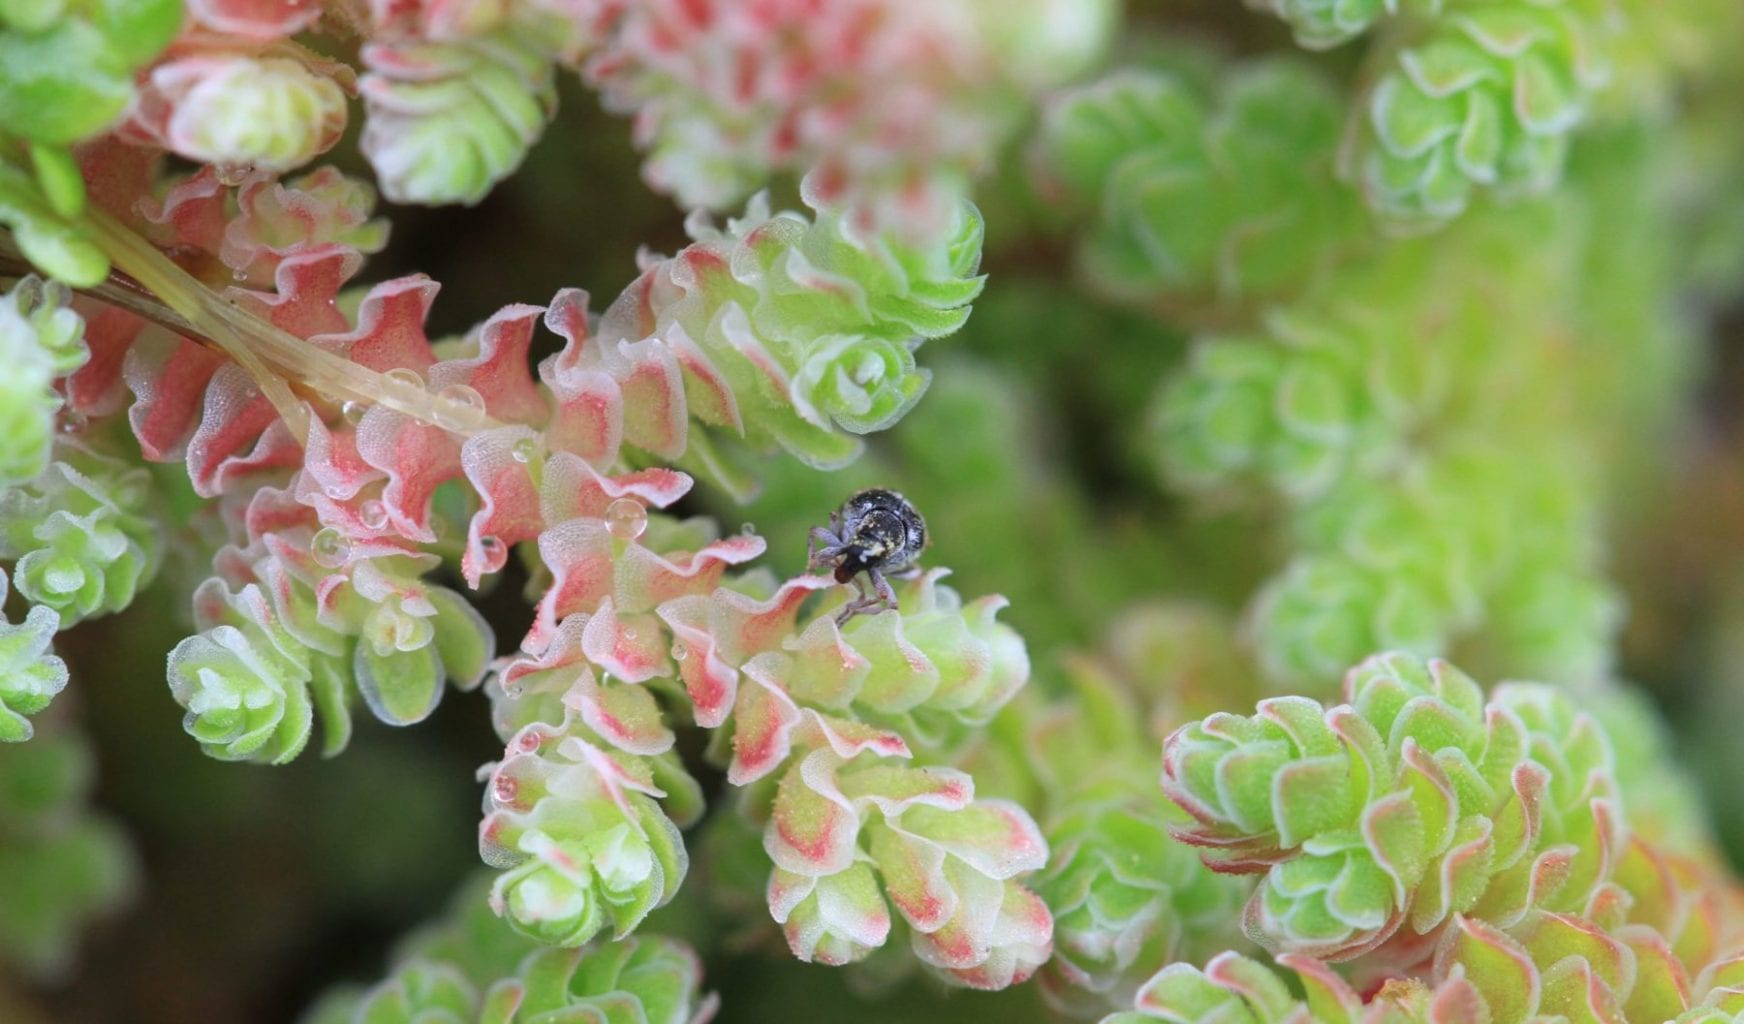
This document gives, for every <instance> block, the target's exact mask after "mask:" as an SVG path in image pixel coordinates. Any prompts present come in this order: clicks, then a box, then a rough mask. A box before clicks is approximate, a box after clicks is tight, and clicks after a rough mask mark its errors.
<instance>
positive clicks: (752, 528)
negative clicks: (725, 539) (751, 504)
mask: <svg viewBox="0 0 1744 1024" xmlns="http://www.w3.org/2000/svg"><path fill="white" fill-rule="evenodd" d="M756 533H757V524H756V523H746V524H745V525H744V526H741V527H739V536H741V537H752V536H755V535H756Z"/></svg>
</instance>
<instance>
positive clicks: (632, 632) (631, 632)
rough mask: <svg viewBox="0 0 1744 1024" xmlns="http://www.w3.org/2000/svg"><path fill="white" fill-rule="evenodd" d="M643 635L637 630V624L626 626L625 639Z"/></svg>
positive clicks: (633, 638)
mask: <svg viewBox="0 0 1744 1024" xmlns="http://www.w3.org/2000/svg"><path fill="white" fill-rule="evenodd" d="M641 635H642V634H641V633H638V632H637V631H636V627H635V626H625V627H624V639H625V640H635V639H637V638H638V637H640V636H641Z"/></svg>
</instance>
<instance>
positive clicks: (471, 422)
mask: <svg viewBox="0 0 1744 1024" xmlns="http://www.w3.org/2000/svg"><path fill="white" fill-rule="evenodd" d="M435 413H436V425H437V426H439V427H442V428H444V429H446V430H470V429H472V428H473V427H476V426H478V425H479V424H480V423H482V422H483V421H484V396H483V395H481V394H479V393H478V392H477V391H474V390H473V389H472V388H470V387H467V386H466V385H465V384H450V385H448V386H447V387H445V388H443V389H442V390H441V391H438V392H436V402H435Z"/></svg>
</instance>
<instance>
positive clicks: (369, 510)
mask: <svg viewBox="0 0 1744 1024" xmlns="http://www.w3.org/2000/svg"><path fill="white" fill-rule="evenodd" d="M357 517H358V518H359V519H361V520H363V525H365V526H367V527H369V528H370V529H372V530H379V529H382V528H383V527H385V526H387V525H388V507H387V506H386V505H384V504H382V503H381V502H379V501H377V500H376V499H374V498H371V499H369V500H368V501H366V502H364V503H363V504H362V505H359V506H358V507H357Z"/></svg>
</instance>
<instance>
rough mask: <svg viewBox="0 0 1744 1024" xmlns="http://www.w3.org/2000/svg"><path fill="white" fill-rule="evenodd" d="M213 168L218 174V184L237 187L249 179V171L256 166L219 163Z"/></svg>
mask: <svg viewBox="0 0 1744 1024" xmlns="http://www.w3.org/2000/svg"><path fill="white" fill-rule="evenodd" d="M213 170H214V171H216V172H217V174H218V184H220V185H223V186H224V187H225V188H235V187H236V186H238V185H240V184H242V183H243V182H244V181H245V180H247V178H248V175H249V172H250V171H253V170H254V168H253V167H250V166H249V165H248V164H218V165H217V166H216V167H214V168H213Z"/></svg>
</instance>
